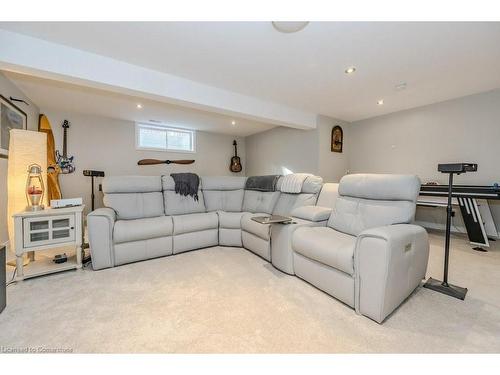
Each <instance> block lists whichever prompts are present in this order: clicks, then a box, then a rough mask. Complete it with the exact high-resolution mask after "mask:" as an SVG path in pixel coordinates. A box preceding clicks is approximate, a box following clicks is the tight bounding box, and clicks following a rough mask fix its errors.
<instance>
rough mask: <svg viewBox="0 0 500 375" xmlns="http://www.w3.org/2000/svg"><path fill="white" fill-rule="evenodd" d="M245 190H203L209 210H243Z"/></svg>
mask: <svg viewBox="0 0 500 375" xmlns="http://www.w3.org/2000/svg"><path fill="white" fill-rule="evenodd" d="M243 195H244V190H243V189H240V190H205V189H204V190H203V198H204V200H205V205H206V207H207V211H218V210H222V211H231V212H239V211H241V206H242V205H243Z"/></svg>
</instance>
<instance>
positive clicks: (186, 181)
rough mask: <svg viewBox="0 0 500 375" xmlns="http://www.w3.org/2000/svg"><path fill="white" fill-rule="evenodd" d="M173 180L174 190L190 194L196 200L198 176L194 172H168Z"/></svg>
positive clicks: (185, 194)
mask: <svg viewBox="0 0 500 375" xmlns="http://www.w3.org/2000/svg"><path fill="white" fill-rule="evenodd" d="M170 176H171V177H172V178H173V179H174V182H175V192H176V193H177V194H180V195H184V196H188V195H190V196H192V197H193V198H194V200H195V201H197V200H198V187H199V185H200V178H199V177H198V175H197V174H194V173H170Z"/></svg>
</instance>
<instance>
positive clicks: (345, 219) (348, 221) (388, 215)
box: [328, 196, 416, 236]
mask: <svg viewBox="0 0 500 375" xmlns="http://www.w3.org/2000/svg"><path fill="white" fill-rule="evenodd" d="M415 208H416V206H415V203H414V202H409V201H382V200H372V199H361V198H352V197H343V196H340V197H338V198H337V201H336V203H335V208H334V209H333V212H332V214H331V215H330V219H329V220H328V226H329V227H331V228H333V229H336V230H338V231H340V232H344V233H347V234H351V235H353V236H357V235H359V234H360V233H361V232H362V231H364V230H365V229H370V228H375V227H381V226H384V225H392V224H402V223H409V222H411V221H412V220H413V217H414V216H415Z"/></svg>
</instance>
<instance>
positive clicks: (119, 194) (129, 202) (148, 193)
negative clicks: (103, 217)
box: [102, 176, 164, 220]
mask: <svg viewBox="0 0 500 375" xmlns="http://www.w3.org/2000/svg"><path fill="white" fill-rule="evenodd" d="M102 191H103V193H104V198H103V202H104V205H105V206H106V207H109V208H112V209H113V210H114V211H115V212H116V218H117V219H118V220H129V219H141V218H147V217H155V216H161V215H164V208H163V195H162V188H161V178H160V177H159V176H110V177H105V178H104V179H103V181H102Z"/></svg>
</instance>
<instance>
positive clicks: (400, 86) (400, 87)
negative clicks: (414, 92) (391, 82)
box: [394, 82, 407, 91]
mask: <svg viewBox="0 0 500 375" xmlns="http://www.w3.org/2000/svg"><path fill="white" fill-rule="evenodd" d="M406 86H407V84H406V82H400V83H398V84H397V85H396V86H394V88H395V89H396V90H397V91H402V90H404V89H406Z"/></svg>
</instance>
